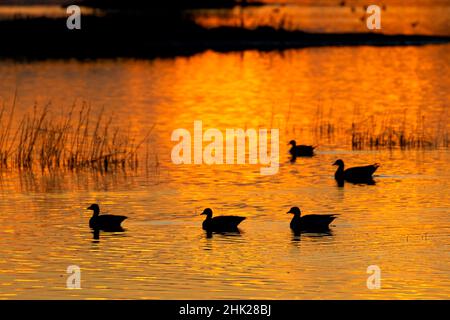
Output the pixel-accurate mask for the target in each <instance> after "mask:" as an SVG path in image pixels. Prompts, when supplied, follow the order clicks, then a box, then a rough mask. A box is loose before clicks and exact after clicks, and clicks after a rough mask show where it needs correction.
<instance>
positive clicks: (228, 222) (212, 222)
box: [201, 208, 245, 232]
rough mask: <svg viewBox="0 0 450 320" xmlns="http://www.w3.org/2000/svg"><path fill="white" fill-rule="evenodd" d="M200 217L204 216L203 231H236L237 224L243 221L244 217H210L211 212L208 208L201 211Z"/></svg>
mask: <svg viewBox="0 0 450 320" xmlns="http://www.w3.org/2000/svg"><path fill="white" fill-rule="evenodd" d="M201 215H206V219H205V221H203V224H202V226H203V229H204V230H206V231H219V232H221V231H237V226H238V225H239V223H241V222H242V221H244V220H245V217H238V216H219V217H214V218H213V217H212V215H213V212H212V210H211V209H210V208H206V209H205V210H203V212H202V213H201Z"/></svg>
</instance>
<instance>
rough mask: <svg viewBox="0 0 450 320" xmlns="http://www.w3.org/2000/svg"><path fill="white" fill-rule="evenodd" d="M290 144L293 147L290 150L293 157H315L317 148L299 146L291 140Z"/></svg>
mask: <svg viewBox="0 0 450 320" xmlns="http://www.w3.org/2000/svg"><path fill="white" fill-rule="evenodd" d="M289 144H290V145H291V146H292V147H291V149H289V153H290V154H291V155H292V157H312V156H313V155H314V149H315V148H316V147H315V146H308V145H303V144H300V145H297V143H296V142H295V140H291V141H290V142H289Z"/></svg>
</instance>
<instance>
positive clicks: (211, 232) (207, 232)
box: [205, 229, 242, 239]
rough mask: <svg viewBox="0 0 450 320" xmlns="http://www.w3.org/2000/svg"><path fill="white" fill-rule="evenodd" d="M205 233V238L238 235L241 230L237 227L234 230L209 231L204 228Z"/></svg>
mask: <svg viewBox="0 0 450 320" xmlns="http://www.w3.org/2000/svg"><path fill="white" fill-rule="evenodd" d="M205 235H206V238H207V239H212V238H213V236H219V237H230V238H231V237H240V236H241V235H242V234H241V231H240V230H239V229H237V230H234V231H226V232H217V231H209V230H205Z"/></svg>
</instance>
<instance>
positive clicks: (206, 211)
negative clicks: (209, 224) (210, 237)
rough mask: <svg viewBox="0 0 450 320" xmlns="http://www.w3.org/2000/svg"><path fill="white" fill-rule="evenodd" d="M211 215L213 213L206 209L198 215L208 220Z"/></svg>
mask: <svg viewBox="0 0 450 320" xmlns="http://www.w3.org/2000/svg"><path fill="white" fill-rule="evenodd" d="M212 214H213V212H212V210H211V209H210V208H206V209H205V210H203V212H202V213H200V215H205V216H206V218H208V219H209V218H211V217H212Z"/></svg>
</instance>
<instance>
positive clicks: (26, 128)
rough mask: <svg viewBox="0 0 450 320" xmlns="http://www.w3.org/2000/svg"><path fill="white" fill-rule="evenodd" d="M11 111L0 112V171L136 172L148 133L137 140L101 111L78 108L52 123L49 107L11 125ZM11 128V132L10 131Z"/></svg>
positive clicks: (12, 114) (5, 109)
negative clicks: (127, 170) (10, 168)
mask: <svg viewBox="0 0 450 320" xmlns="http://www.w3.org/2000/svg"><path fill="white" fill-rule="evenodd" d="M14 109H15V103H13V106H12V108H11V110H7V108H6V107H5V105H4V104H3V105H2V108H1V109H0V167H16V168H19V169H33V168H40V169H41V170H54V169H58V168H64V169H69V170H78V169H82V168H89V169H95V170H100V171H109V170H114V169H117V168H122V169H127V168H129V169H136V168H137V167H138V165H139V157H138V150H139V148H140V147H141V146H142V144H143V143H144V142H145V141H147V138H148V137H149V136H150V134H151V131H152V129H153V127H152V128H150V130H149V131H148V132H147V133H146V134H145V135H144V137H143V138H141V139H140V140H138V139H137V138H136V137H135V136H133V135H132V134H131V133H130V130H129V128H128V129H124V128H123V127H120V126H117V125H116V126H113V125H112V123H113V117H112V116H107V115H106V113H105V110H104V109H102V110H101V112H100V113H99V114H98V115H96V116H93V115H92V110H91V107H90V106H88V105H87V104H85V103H83V104H82V105H81V106H79V107H78V106H76V105H74V106H72V107H71V108H70V110H69V111H68V112H67V113H66V114H62V115H61V116H60V117H55V116H54V115H52V114H51V112H50V106H45V107H43V108H38V106H36V105H35V106H34V108H33V110H32V112H29V113H26V114H25V115H23V116H22V117H21V120H20V121H19V122H18V123H15V121H14ZM14 127H15V128H14Z"/></svg>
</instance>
